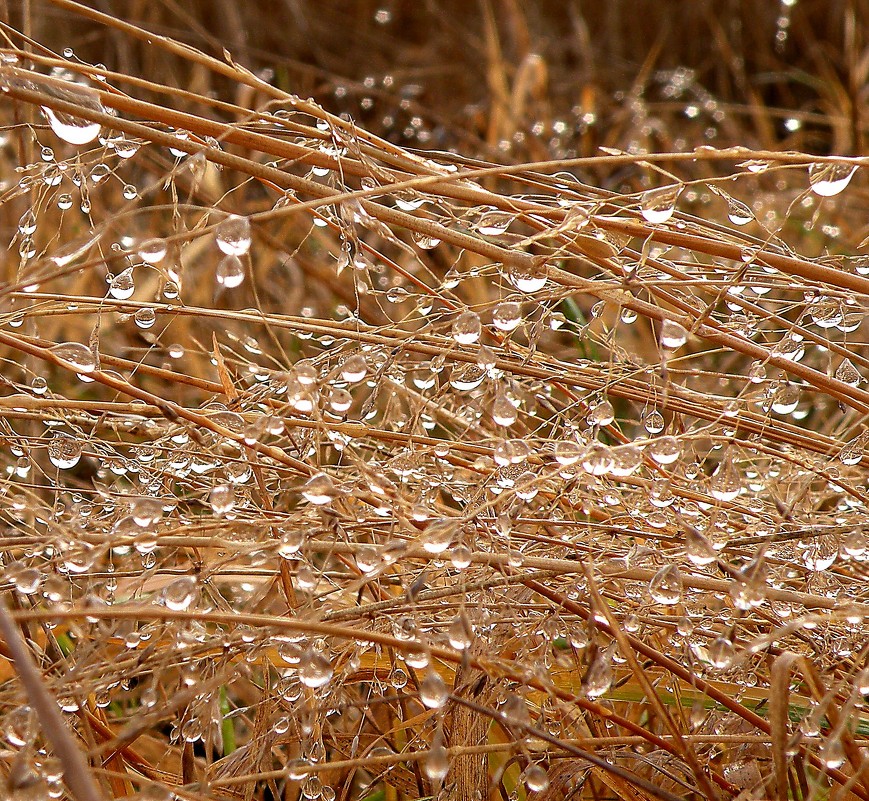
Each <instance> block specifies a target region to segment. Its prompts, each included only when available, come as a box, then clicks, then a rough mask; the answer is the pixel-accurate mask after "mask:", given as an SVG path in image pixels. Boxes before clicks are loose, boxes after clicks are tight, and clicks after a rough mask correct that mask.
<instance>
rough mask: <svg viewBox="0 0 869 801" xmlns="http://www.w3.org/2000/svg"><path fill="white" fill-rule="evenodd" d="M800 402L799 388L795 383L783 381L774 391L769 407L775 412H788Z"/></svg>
mask: <svg viewBox="0 0 869 801" xmlns="http://www.w3.org/2000/svg"><path fill="white" fill-rule="evenodd" d="M799 402H800V388H799V386H798V385H797V384H791V383H790V382H789V381H785V382H784V383H783V384H781V385H780V386H779V387H778V388H777V389H776V391H775V394H774V395H773V397H772V404H771V408H772V410H773V411H774V412H775V413H776V414H790V413H791V412H793V411H794V409H796V408H797V406H798V404H799Z"/></svg>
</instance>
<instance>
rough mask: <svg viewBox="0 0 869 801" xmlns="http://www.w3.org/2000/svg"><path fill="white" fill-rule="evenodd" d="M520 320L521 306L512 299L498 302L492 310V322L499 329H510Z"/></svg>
mask: <svg viewBox="0 0 869 801" xmlns="http://www.w3.org/2000/svg"><path fill="white" fill-rule="evenodd" d="M521 322H522V307H521V306H520V305H519V304H518V303H515V302H514V301H504V302H503V303H499V304H498V305H497V306H496V307H495V308H494V309H493V310H492V324H493V325H494V326H495V328H497V329H498V330H499V331H512V330H513V329H514V328H517V327H518V326H519V324H520V323H521Z"/></svg>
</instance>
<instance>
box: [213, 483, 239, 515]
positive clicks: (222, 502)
mask: <svg viewBox="0 0 869 801" xmlns="http://www.w3.org/2000/svg"><path fill="white" fill-rule="evenodd" d="M208 504H209V506H211V511H212V512H214V514H216V515H217V516H218V517H223V516H224V515H227V514H229V513H230V512H231V511H232V510H233V509H234V508H235V488H234V487H233V486H232V484H218V485H217V486H215V487H212V488H211V492H209V493H208Z"/></svg>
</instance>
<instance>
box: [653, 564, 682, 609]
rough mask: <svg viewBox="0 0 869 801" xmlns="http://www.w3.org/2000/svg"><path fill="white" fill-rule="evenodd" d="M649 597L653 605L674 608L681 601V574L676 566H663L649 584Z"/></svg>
mask: <svg viewBox="0 0 869 801" xmlns="http://www.w3.org/2000/svg"><path fill="white" fill-rule="evenodd" d="M649 595H650V596H651V598H652V600H653V601H655V603H659V604H664V605H665V606H674V605H675V604H678V603H679V602H680V601H681V600H682V574H681V573H680V572H679V568H678V567H677V566H676V565H665V566H664V567H662V568H661V569H660V570H659V571H658V572H657V573H655V575H654V576H653V577H652V580H651V581H650V582H649Z"/></svg>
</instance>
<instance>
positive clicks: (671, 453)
mask: <svg viewBox="0 0 869 801" xmlns="http://www.w3.org/2000/svg"><path fill="white" fill-rule="evenodd" d="M681 455H682V445H681V444H680V443H679V440H678V439H676V437H669V436H667V437H658V438H657V439H655V440H652V442H651V443H650V444H649V456H651V457H652V459H654V460H655V461H656V462H657V463H658V464H673V462H675V461H676V460H677V459H678V458H679V457H680V456H681Z"/></svg>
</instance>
